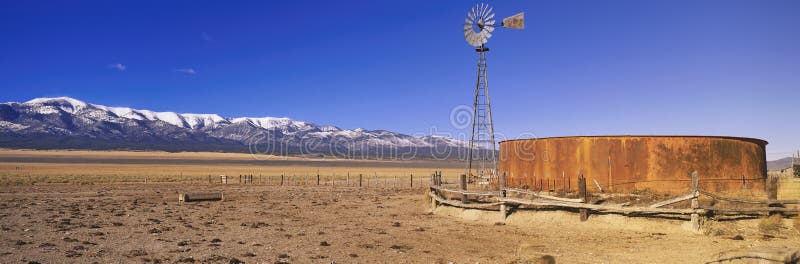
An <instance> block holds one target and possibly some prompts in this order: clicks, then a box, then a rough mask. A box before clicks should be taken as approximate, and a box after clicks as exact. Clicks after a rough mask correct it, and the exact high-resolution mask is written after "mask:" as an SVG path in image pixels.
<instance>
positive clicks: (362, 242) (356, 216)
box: [0, 183, 800, 263]
mask: <svg viewBox="0 0 800 264" xmlns="http://www.w3.org/2000/svg"><path fill="white" fill-rule="evenodd" d="M424 189H425V188H424V187H421V188H414V189H409V188H403V189H392V188H356V187H333V186H323V187H317V186H262V185H210V184H187V183H147V184H145V183H115V184H88V185H78V184H37V185H22V186H4V187H0V227H1V228H2V230H1V231H0V232H1V233H2V239H0V262H2V263H28V262H31V261H36V262H39V263H91V262H98V263H131V262H150V263H175V262H186V263H188V262H197V263H233V262H231V261H233V260H238V261H242V262H247V263H276V262H277V263H332V262H336V263H448V262H450V261H453V262H455V263H512V262H513V263H517V262H523V263H524V262H526V261H538V258H540V257H541V256H543V255H551V256H554V257H555V259H556V261H557V263H699V262H704V261H707V260H710V259H711V258H712V257H713V255H714V254H716V253H718V252H720V251H724V250H730V249H736V248H742V247H761V246H770V247H786V246H794V247H797V245H800V235H798V233H797V231H796V230H795V229H793V228H791V227H787V228H784V229H781V230H780V231H779V232H778V233H777V234H773V235H770V236H765V235H763V234H761V233H759V232H758V231H757V228H755V226H754V225H755V223H754V222H743V223H741V224H740V225H741V226H738V227H736V228H732V229H729V230H732V232H735V234H734V233H725V232H722V233H719V234H718V235H708V236H707V235H702V234H691V233H689V232H687V231H685V230H683V229H681V228H680V223H679V222H678V223H675V222H671V221H667V220H649V219H634V218H622V217H617V216H592V217H591V218H590V220H589V221H587V222H583V223H581V222H579V221H578V216H577V215H576V214H573V213H566V212H540V213H515V214H512V215H511V217H510V218H509V219H508V220H507V224H497V223H496V222H497V219H495V217H496V216H497V212H495V211H462V210H456V209H453V208H444V207H439V209H437V210H436V211H435V212H434V213H430V212H429V207H428V206H429V205H430V203H429V201H428V199H427V198H426V196H425V195H424ZM186 192H224V194H225V201H222V202H194V203H184V204H179V203H178V202H177V196H178V193H186ZM526 214H527V215H526ZM733 235H741V236H742V237H741V238H742V240H733V239H731V237H732V236H733ZM534 263H538V262H534Z"/></svg>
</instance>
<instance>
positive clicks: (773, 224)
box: [758, 214, 783, 233]
mask: <svg viewBox="0 0 800 264" xmlns="http://www.w3.org/2000/svg"><path fill="white" fill-rule="evenodd" d="M781 228H783V216H781V215H779V214H774V215H771V216H769V217H765V218H762V219H761V220H760V221H759V222H758V229H759V230H761V231H762V232H765V233H773V232H777V231H779V230H780V229H781Z"/></svg>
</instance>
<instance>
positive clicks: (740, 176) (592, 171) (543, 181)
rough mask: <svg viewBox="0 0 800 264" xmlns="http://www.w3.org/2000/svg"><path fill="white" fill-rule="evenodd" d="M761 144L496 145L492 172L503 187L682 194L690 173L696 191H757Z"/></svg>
mask: <svg viewBox="0 0 800 264" xmlns="http://www.w3.org/2000/svg"><path fill="white" fill-rule="evenodd" d="M766 145H767V142H766V141H764V140H761V139H754V138H740V137H720V136H576V137H551V138H534V139H518V140H508V141H503V142H500V156H499V160H498V170H499V172H500V173H506V179H507V180H506V182H507V184H508V185H509V186H512V187H518V188H528V189H537V190H538V189H543V190H566V189H569V190H575V189H576V188H577V186H576V185H577V178H578V177H579V176H580V175H583V176H584V177H586V179H587V181H586V183H587V187H588V188H591V189H597V185H599V186H600V188H602V189H604V191H612V192H630V191H634V190H644V189H650V190H652V191H656V192H664V193H688V192H689V189H690V186H691V172H692V171H694V170H697V172H698V174H699V186H700V188H701V189H704V190H708V191H713V192H731V191H737V190H743V189H744V190H757V191H763V190H764V184H765V181H766V177H767V158H766Z"/></svg>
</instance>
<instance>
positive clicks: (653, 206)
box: [650, 193, 697, 208]
mask: <svg viewBox="0 0 800 264" xmlns="http://www.w3.org/2000/svg"><path fill="white" fill-rule="evenodd" d="M694 198H697V195H695V194H693V193H690V194H687V195H684V196H680V197H676V198H673V199H669V200H666V201H661V202H657V203H654V204H652V205H650V208H658V207H662V206H666V205H670V204H674V203H678V202H683V201H686V200H689V199H694Z"/></svg>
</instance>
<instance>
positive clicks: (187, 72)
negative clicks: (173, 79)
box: [175, 68, 197, 75]
mask: <svg viewBox="0 0 800 264" xmlns="http://www.w3.org/2000/svg"><path fill="white" fill-rule="evenodd" d="M175 71H176V72H180V73H185V74H191V75H194V74H196V73H197V72H195V71H194V69H193V68H183V69H177V70H175Z"/></svg>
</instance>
